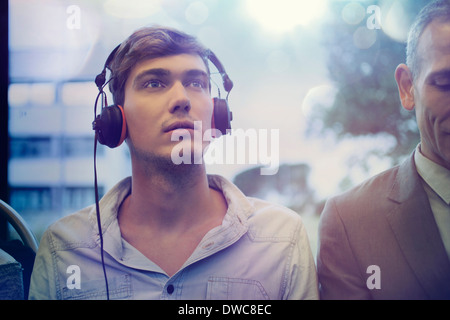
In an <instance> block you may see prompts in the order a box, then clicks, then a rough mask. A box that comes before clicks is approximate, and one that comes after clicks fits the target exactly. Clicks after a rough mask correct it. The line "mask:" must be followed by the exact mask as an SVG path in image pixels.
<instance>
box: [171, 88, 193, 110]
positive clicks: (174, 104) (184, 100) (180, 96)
mask: <svg viewBox="0 0 450 320" xmlns="http://www.w3.org/2000/svg"><path fill="white" fill-rule="evenodd" d="M171 94H172V100H171V103H170V112H171V113H174V112H179V111H183V112H189V110H191V101H190V99H189V95H188V93H187V91H186V88H185V87H184V85H183V84H182V83H176V84H174V85H173V87H172V90H171Z"/></svg>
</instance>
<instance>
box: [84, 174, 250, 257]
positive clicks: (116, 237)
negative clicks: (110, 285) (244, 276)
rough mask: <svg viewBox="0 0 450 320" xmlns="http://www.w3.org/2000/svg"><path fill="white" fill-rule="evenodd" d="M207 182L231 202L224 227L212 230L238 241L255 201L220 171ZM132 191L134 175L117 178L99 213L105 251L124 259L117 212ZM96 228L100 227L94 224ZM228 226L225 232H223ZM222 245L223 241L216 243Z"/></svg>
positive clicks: (94, 220) (227, 241)
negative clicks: (118, 180) (120, 179)
mask: <svg viewBox="0 0 450 320" xmlns="http://www.w3.org/2000/svg"><path fill="white" fill-rule="evenodd" d="M208 183H209V186H210V187H211V188H214V189H216V190H218V191H220V192H222V194H223V195H224V197H225V200H226V202H227V205H228V210H227V213H226V215H225V217H224V220H223V223H222V226H221V228H215V230H211V232H212V233H213V234H215V233H221V234H222V237H221V238H222V245H223V246H225V245H227V244H228V245H229V244H230V243H231V242H234V241H236V240H237V239H238V238H240V237H241V236H242V235H243V234H244V233H245V232H247V230H248V224H247V220H248V218H249V216H250V215H251V213H252V212H253V204H252V203H251V202H250V201H249V200H248V198H247V197H246V196H245V195H244V194H243V193H242V192H241V191H240V190H239V188H238V187H236V186H235V185H234V184H233V183H231V182H230V181H228V180H227V179H225V178H224V177H222V176H219V175H208ZM130 192H131V177H127V178H125V179H123V180H122V181H120V182H118V183H117V184H116V185H115V186H114V187H113V188H112V189H111V190H110V191H108V192H107V193H106V194H105V196H104V197H103V198H102V199H101V200H100V214H101V225H102V233H103V235H104V246H105V251H107V252H108V253H109V254H111V255H112V256H113V257H115V259H116V260H121V261H123V259H124V256H125V255H126V252H125V250H126V246H125V247H124V245H123V242H122V237H121V233H120V228H119V224H118V220H117V213H118V211H119V208H120V205H121V204H122V202H123V200H124V199H125V198H126V197H127V196H128V195H129V194H130ZM90 218H91V222H92V223H93V224H94V225H95V226H97V217H96V210H95V206H94V207H93V210H92V211H91V217H90ZM94 229H95V230H97V228H96V227H95V228H94ZM224 230H226V232H224ZM94 238H95V240H96V241H97V242H99V235H98V232H94ZM216 245H218V246H220V243H216Z"/></svg>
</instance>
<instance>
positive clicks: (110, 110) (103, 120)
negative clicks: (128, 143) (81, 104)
mask: <svg viewBox="0 0 450 320" xmlns="http://www.w3.org/2000/svg"><path fill="white" fill-rule="evenodd" d="M95 131H96V132H97V136H98V142H100V143H101V144H103V145H106V146H108V147H110V148H116V147H118V146H120V145H121V144H122V142H123V141H124V140H125V138H126V133H127V123H126V121H125V113H124V111H123V108H122V106H119V105H112V106H108V107H106V108H103V110H102V112H101V113H100V115H98V116H97V118H96V120H95Z"/></svg>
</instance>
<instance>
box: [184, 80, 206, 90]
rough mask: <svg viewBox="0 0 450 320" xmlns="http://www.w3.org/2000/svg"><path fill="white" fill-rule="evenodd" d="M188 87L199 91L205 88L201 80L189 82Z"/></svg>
mask: <svg viewBox="0 0 450 320" xmlns="http://www.w3.org/2000/svg"><path fill="white" fill-rule="evenodd" d="M188 86H190V87H193V88H201V89H204V88H206V84H205V82H204V81H202V80H197V79H194V80H190V81H189V82H188Z"/></svg>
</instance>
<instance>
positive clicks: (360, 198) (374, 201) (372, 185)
mask: <svg viewBox="0 0 450 320" xmlns="http://www.w3.org/2000/svg"><path fill="white" fill-rule="evenodd" d="M398 170H399V166H395V167H393V168H390V169H388V170H385V171H383V172H381V173H379V174H377V175H375V176H373V177H371V178H369V179H367V180H365V181H363V182H362V183H360V184H359V185H357V186H355V187H353V188H351V189H349V190H347V191H346V192H343V193H341V194H339V195H336V196H333V197H331V198H330V199H329V200H328V201H327V205H328V206H330V205H333V206H335V207H339V208H346V209H350V208H361V207H366V209H367V208H370V207H373V206H378V205H380V204H381V202H383V201H384V200H386V199H387V198H388V196H389V193H390V192H391V190H392V187H393V186H394V184H395V180H396V179H397V174H398Z"/></svg>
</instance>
